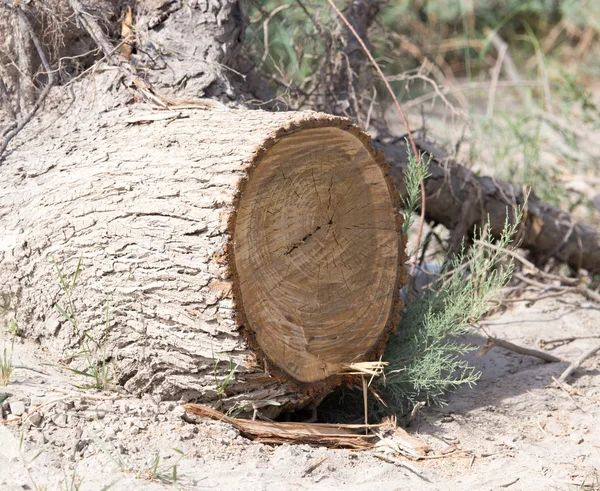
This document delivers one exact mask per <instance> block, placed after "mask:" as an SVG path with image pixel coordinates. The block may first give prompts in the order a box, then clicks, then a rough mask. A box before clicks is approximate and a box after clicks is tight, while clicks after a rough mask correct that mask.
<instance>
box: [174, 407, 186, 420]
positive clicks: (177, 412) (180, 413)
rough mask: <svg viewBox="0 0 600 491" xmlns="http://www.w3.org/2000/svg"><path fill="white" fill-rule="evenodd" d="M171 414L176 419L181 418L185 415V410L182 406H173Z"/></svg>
mask: <svg viewBox="0 0 600 491" xmlns="http://www.w3.org/2000/svg"><path fill="white" fill-rule="evenodd" d="M171 414H172V415H173V416H175V417H177V418H182V417H183V415H184V414H185V409H184V408H183V406H175V407H174V408H173V411H171Z"/></svg>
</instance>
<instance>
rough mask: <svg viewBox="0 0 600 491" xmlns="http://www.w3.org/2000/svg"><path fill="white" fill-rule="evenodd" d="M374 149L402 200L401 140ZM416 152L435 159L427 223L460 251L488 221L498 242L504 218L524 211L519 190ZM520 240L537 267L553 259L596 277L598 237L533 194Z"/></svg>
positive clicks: (429, 149)
mask: <svg viewBox="0 0 600 491" xmlns="http://www.w3.org/2000/svg"><path fill="white" fill-rule="evenodd" d="M375 146H376V147H377V148H379V149H380V150H382V151H383V153H384V154H385V156H386V159H387V161H388V162H389V163H390V165H391V169H392V170H391V172H392V175H393V176H394V178H395V180H396V184H397V186H398V189H399V190H400V193H401V194H404V193H405V188H404V183H403V179H402V176H403V173H404V172H405V170H406V167H407V165H408V159H407V153H406V142H405V140H404V138H395V137H382V138H379V139H377V140H376V141H375ZM419 147H420V150H421V151H423V152H424V153H425V154H430V155H432V157H433V158H432V160H431V164H430V171H431V177H430V178H429V179H427V180H426V181H425V189H426V194H427V206H426V211H427V215H426V218H427V219H428V220H431V221H432V222H434V223H441V224H442V225H444V226H445V227H446V228H448V229H449V230H450V236H451V242H452V243H453V244H454V245H455V246H460V243H461V241H462V240H463V238H466V239H467V240H468V238H469V237H471V236H472V233H473V230H474V227H475V226H476V225H477V226H481V225H482V224H483V223H485V222H486V221H487V220H488V218H489V220H490V224H491V230H492V233H493V234H494V235H496V236H499V235H500V233H501V232H502V228H503V225H504V222H505V220H506V217H507V212H508V217H509V219H510V220H514V215H515V211H516V206H517V205H519V206H523V205H524V203H525V194H524V192H526V190H524V189H523V188H520V187H518V186H515V185H514V184H512V183H510V182H506V181H499V180H496V179H494V178H493V177H486V176H476V175H474V174H473V173H472V172H471V171H470V170H469V169H467V168H466V167H463V166H462V165H459V164H458V163H456V162H454V161H453V160H451V159H449V158H448V157H447V156H446V155H445V154H444V152H443V151H441V150H440V149H438V148H436V147H435V146H434V145H432V144H431V143H427V142H421V143H420V145H419ZM533 191H535V190H533ZM519 240H520V245H519V247H522V248H523V249H527V250H528V251H530V253H531V255H532V259H534V261H535V262H536V263H538V264H543V263H544V262H545V261H547V260H548V259H550V258H554V259H556V260H557V261H559V262H562V263H566V264H568V265H569V266H570V267H571V268H573V270H575V271H578V270H579V269H582V268H583V269H586V270H588V271H589V272H591V273H598V272H600V233H599V232H598V231H597V230H596V229H594V228H592V227H589V226H586V225H582V224H580V223H577V222H576V221H575V220H574V219H573V218H572V217H571V216H570V215H569V213H567V212H565V211H563V210H560V209H558V208H555V207H553V206H551V205H550V204H548V203H546V202H544V201H542V200H540V199H538V198H537V197H536V196H535V194H534V192H531V193H530V195H529V199H528V201H527V206H526V208H525V216H524V219H523V225H522V227H521V231H520V233H519Z"/></svg>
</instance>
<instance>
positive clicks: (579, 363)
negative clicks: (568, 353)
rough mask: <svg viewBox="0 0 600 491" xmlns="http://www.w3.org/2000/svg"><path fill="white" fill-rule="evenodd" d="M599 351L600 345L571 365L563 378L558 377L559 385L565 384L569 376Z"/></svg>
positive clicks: (562, 375)
mask: <svg viewBox="0 0 600 491" xmlns="http://www.w3.org/2000/svg"><path fill="white" fill-rule="evenodd" d="M597 351H600V344H599V345H598V346H594V347H593V348H590V349H589V350H587V351H585V352H584V353H582V354H581V356H580V357H579V358H577V359H576V360H575V361H574V362H573V363H571V364H570V365H569V366H568V367H567V369H566V370H565V371H564V372H563V373H562V374H561V376H560V377H558V380H557V383H558V385H560V384H562V383H564V382H565V381H566V380H567V377H568V376H569V375H571V374H572V373H573V372H574V371H575V370H577V369H578V368H579V367H580V366H581V364H582V363H583V362H584V361H585V360H586V359H588V358H589V357H590V356H593V355H595V354H596V352H597Z"/></svg>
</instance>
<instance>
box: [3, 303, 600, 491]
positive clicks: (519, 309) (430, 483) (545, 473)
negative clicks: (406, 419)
mask: <svg viewBox="0 0 600 491" xmlns="http://www.w3.org/2000/svg"><path fill="white" fill-rule="evenodd" d="M510 305H511V307H510V310H508V311H505V312H503V313H501V314H496V315H495V316H494V317H492V318H490V319H487V320H486V321H485V322H484V323H483V324H484V325H483V328H484V329H485V330H486V331H487V332H489V333H492V334H494V335H495V336H497V337H500V338H503V339H506V340H509V341H512V342H514V343H516V344H519V345H522V346H529V347H535V348H539V346H540V341H542V340H546V341H547V340H552V339H558V338H564V337H567V336H569V337H576V338H578V339H575V340H573V341H570V342H566V343H564V344H562V345H552V347H554V348H553V349H552V350H551V352H552V353H553V354H555V355H557V356H559V357H561V358H562V359H564V360H565V361H564V362H562V363H544V362H543V361H542V360H540V359H537V358H533V357H528V356H523V355H520V354H516V353H513V352H509V351H505V350H503V349H500V348H493V349H492V350H491V351H490V352H488V353H487V354H486V355H485V356H483V357H479V356H477V355H476V354H474V355H473V356H472V361H473V363H475V364H476V365H477V366H478V367H479V368H480V369H481V371H482V377H481V380H480V381H479V383H478V385H477V386H476V387H474V388H472V389H469V388H464V389H461V390H459V391H458V392H457V393H455V394H452V395H451V397H450V399H449V404H448V406H446V407H443V408H426V409H424V410H422V411H421V413H420V414H419V417H418V419H417V421H416V422H414V423H413V425H412V426H411V427H410V428H409V432H410V433H412V434H413V435H416V436H418V437H419V438H421V439H422V440H423V441H425V442H427V443H428V444H430V445H431V446H432V447H433V448H436V449H438V450H444V449H450V448H452V447H453V446H456V448H457V449H458V450H457V451H455V452H454V453H452V454H451V455H448V456H446V457H444V458H434V459H427V460H421V461H410V460H407V459H406V458H405V457H402V456H401V455H398V456H396V457H395V458H396V459H397V462H396V463H395V464H394V463H387V462H384V461H381V460H380V459H379V458H377V457H376V456H375V455H376V454H380V453H381V451H382V450H381V449H372V450H367V451H350V450H330V449H326V448H312V447H310V446H307V445H281V446H269V445H263V444H258V443H253V442H251V441H249V440H247V439H245V438H243V437H241V436H240V435H239V433H238V432H237V431H236V430H234V429H232V428H231V427H229V426H227V425H225V424H223V423H218V422H212V421H202V422H200V423H199V424H192V423H189V422H186V421H185V420H184V419H183V418H182V417H183V414H184V412H183V408H182V407H181V405H179V404H177V403H175V402H164V401H155V400H152V399H150V398H147V399H135V398H128V397H119V396H118V395H115V394H111V393H104V394H97V393H93V392H91V391H79V390H78V389H76V388H75V387H74V385H77V384H81V383H82V380H81V377H79V376H77V375H74V374H73V373H71V372H69V371H67V370H65V369H63V368H61V367H60V366H59V365H58V364H56V362H55V361H54V360H52V359H51V358H50V357H49V356H48V355H47V354H46V353H44V352H43V351H41V349H40V348H39V347H38V346H36V345H35V344H34V343H33V342H31V341H18V342H17V344H16V345H15V355H14V360H13V363H14V364H15V365H16V366H17V367H18V368H16V370H15V372H14V374H13V377H12V380H11V383H10V384H9V386H8V387H6V388H2V389H0V393H1V392H5V394H6V395H8V397H7V398H6V399H5V400H4V402H3V403H2V409H3V411H2V412H3V417H4V418H5V420H10V419H11V418H14V415H13V414H10V413H11V409H12V412H13V413H19V412H20V411H22V410H25V411H29V412H30V413H31V414H30V415H29V418H28V419H27V420H25V422H24V423H22V424H20V423H17V422H12V423H10V422H6V421H3V424H0V489H1V490H20V489H38V488H39V489H82V490H96V489H98V490H99V489H106V486H110V489H115V490H129V489H144V490H146V489H148V490H151V489H163V488H168V487H177V488H181V489H228V490H279V489H281V490H284V489H285V490H288V489H323V490H328V489H331V490H334V489H335V490H338V489H348V490H372V489H377V490H378V491H384V490H394V489H412V490H417V491H418V490H430V489H449V490H452V489H456V490H502V489H509V490H528V491H534V490H548V489H565V490H568V489H573V490H575V489H600V370H599V368H600V356H599V355H596V356H595V357H591V358H589V359H587V360H586V361H585V363H584V364H583V366H582V368H581V369H580V370H579V371H578V372H576V374H575V376H574V377H572V378H570V379H569V380H568V382H569V383H570V384H571V385H572V386H573V387H574V389H576V390H573V391H572V393H571V395H569V394H567V393H566V392H564V391H562V390H560V389H557V388H554V386H553V383H552V377H553V376H554V377H558V376H559V375H560V373H562V371H563V370H564V369H565V368H566V367H567V366H568V365H569V362H570V361H573V360H575V359H576V358H577V357H579V355H580V354H581V353H582V352H584V351H585V350H587V349H589V348H590V347H592V346H594V345H596V344H598V343H600V306H598V305H594V304H591V303H589V302H587V301H585V300H583V299H582V298H580V297H576V296H567V297H564V298H550V299H546V300H541V301H538V302H536V303H534V304H533V305H531V306H529V307H527V306H526V304H525V303H524V302H519V303H514V304H510ZM479 332H481V331H479ZM470 341H472V342H473V343H476V344H478V345H483V344H485V336H484V335H483V333H482V335H477V334H476V333H475V332H474V334H473V335H472V336H470ZM0 343H1V342H0ZM0 346H2V344H0ZM548 348H550V347H549V346H547V349H548ZM58 399H60V402H58V403H54V404H47V405H46V406H43V407H41V408H40V409H38V410H37V411H36V412H33V409H34V408H36V407H39V406H40V405H42V404H44V403H47V402H50V401H56V400H58ZM157 456H158V457H157ZM388 456H389V454H388ZM323 457H326V460H325V461H324V462H323V463H322V464H321V465H320V466H319V467H317V468H316V469H315V470H314V471H312V472H311V473H310V474H308V475H307V476H303V473H304V471H305V470H306V468H307V467H309V466H310V465H311V464H314V463H316V462H318V461H320V460H321V459H323ZM174 466H175V467H176V469H177V479H176V483H174V482H173V467H174ZM74 484H80V485H81V486H80V487H79V488H77V487H76V486H75V485H74Z"/></svg>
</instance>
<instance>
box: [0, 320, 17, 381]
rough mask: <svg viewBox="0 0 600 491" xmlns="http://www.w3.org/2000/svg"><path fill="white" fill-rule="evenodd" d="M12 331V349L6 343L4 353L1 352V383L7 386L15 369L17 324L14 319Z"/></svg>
mask: <svg viewBox="0 0 600 491" xmlns="http://www.w3.org/2000/svg"><path fill="white" fill-rule="evenodd" d="M10 333H11V345H10V351H9V350H8V349H7V348H6V344H5V345H4V347H3V350H2V353H0V385H3V386H7V385H8V382H9V381H10V376H11V374H12V372H13V370H14V369H15V367H14V366H13V364H12V357H13V352H14V349H15V338H16V337H17V324H16V322H15V321H14V320H13V321H12V322H11V327H10Z"/></svg>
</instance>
